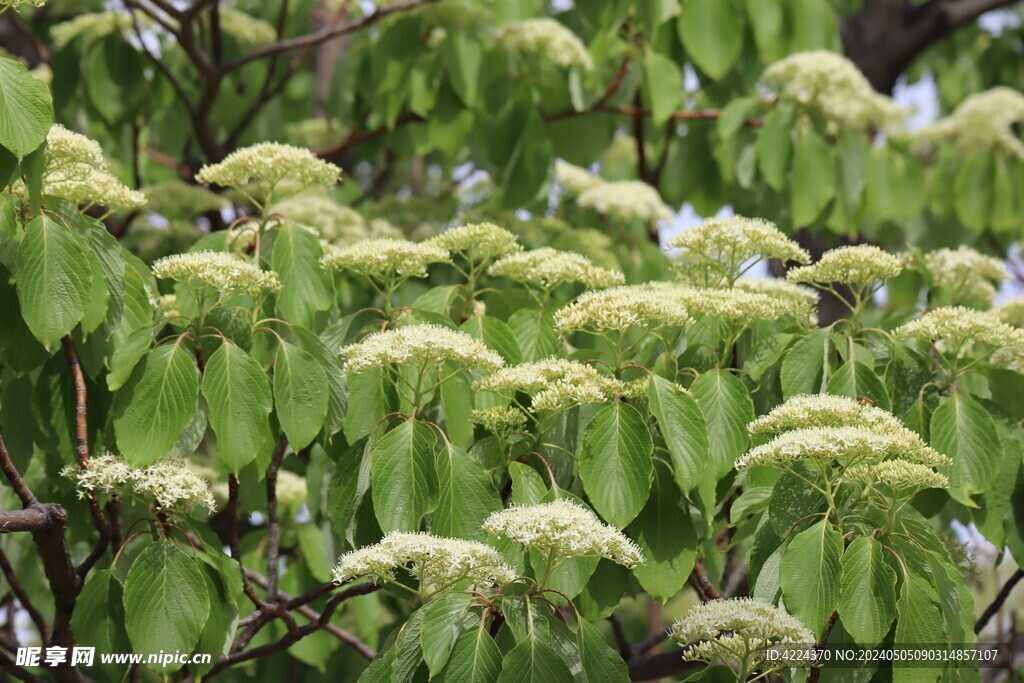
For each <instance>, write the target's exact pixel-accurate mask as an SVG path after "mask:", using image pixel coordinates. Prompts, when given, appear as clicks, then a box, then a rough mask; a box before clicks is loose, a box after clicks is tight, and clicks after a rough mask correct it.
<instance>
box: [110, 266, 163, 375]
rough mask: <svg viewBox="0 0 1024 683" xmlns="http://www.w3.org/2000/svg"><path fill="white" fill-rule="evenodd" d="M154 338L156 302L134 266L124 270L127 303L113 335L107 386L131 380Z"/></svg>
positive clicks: (111, 337)
mask: <svg viewBox="0 0 1024 683" xmlns="http://www.w3.org/2000/svg"><path fill="white" fill-rule="evenodd" d="M152 341H153V305H152V304H151V303H150V302H149V294H148V293H147V292H146V285H145V282H144V281H143V279H142V276H141V275H139V272H138V271H137V270H135V268H132V267H130V266H129V267H127V268H125V271H124V304H123V307H122V311H121V319H120V320H118V321H117V323H116V324H115V326H114V329H113V332H112V333H111V335H110V346H111V350H110V352H109V354H108V357H107V367H108V368H109V369H110V372H108V373H107V389H109V390H110V391H117V390H118V389H120V388H121V387H122V386H123V385H124V383H125V382H126V381H127V380H128V376H129V375H130V374H131V371H132V369H133V368H134V367H135V364H136V363H138V362H139V359H140V358H142V355H143V354H144V353H146V349H148V348H149V345H150V342H152Z"/></svg>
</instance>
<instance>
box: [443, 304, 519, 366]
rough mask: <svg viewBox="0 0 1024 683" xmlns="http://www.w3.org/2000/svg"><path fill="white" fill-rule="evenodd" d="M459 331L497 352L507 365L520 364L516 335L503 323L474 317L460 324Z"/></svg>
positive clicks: (495, 319) (486, 317)
mask: <svg viewBox="0 0 1024 683" xmlns="http://www.w3.org/2000/svg"><path fill="white" fill-rule="evenodd" d="M459 330H460V331H462V332H465V333H466V334H468V335H470V336H472V337H475V338H476V339H479V340H480V341H482V342H483V343H484V344H486V345H487V346H488V347H489V348H492V349H494V350H495V351H497V352H498V353H499V354H500V355H501V357H502V358H504V359H505V362H506V363H507V364H509V365H519V363H521V362H522V353H521V352H520V351H519V342H518V341H517V340H516V335H515V334H514V333H513V332H512V329H511V328H510V327H509V326H508V325H507V324H505V322H504V321H502V320H499V319H497V318H494V317H491V316H488V315H474V316H471V317H470V318H469V319H468V320H466V322H464V323H462V325H460V326H459Z"/></svg>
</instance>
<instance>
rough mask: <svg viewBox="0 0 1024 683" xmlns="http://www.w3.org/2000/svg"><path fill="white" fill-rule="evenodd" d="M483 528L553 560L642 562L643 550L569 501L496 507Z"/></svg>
mask: <svg viewBox="0 0 1024 683" xmlns="http://www.w3.org/2000/svg"><path fill="white" fill-rule="evenodd" d="M483 528H484V530H485V531H487V532H489V533H492V534H494V535H495V536H504V537H505V538H509V539H511V540H513V541H515V542H517V543H521V544H523V545H525V546H526V547H528V548H533V549H534V550H537V551H538V552H540V553H542V554H545V555H549V556H552V557H554V558H556V562H557V561H558V560H565V559H570V558H573V557H603V558H605V559H608V560H611V561H612V562H615V563H618V564H621V565H623V566H626V567H635V566H637V565H638V564H643V562H644V556H643V553H641V552H640V549H639V548H638V547H637V545H636V544H635V543H633V541H631V540H630V539H628V538H627V537H626V536H625V535H624V534H623V533H622V532H621V531H619V530H618V529H616V528H615V527H613V526H610V525H608V524H604V523H602V522H601V520H600V519H598V517H597V515H595V514H594V513H593V512H591V511H590V510H588V509H586V508H585V507H583V506H581V505H578V504H577V503H574V502H572V501H569V500H556V501H554V502H551V503H541V504H539V505H526V506H522V507H511V508H509V509H507V510H499V511H497V512H493V513H491V515H490V517H488V518H487V519H486V520H485V521H484V524H483Z"/></svg>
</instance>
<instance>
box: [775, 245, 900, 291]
mask: <svg viewBox="0 0 1024 683" xmlns="http://www.w3.org/2000/svg"><path fill="white" fill-rule="evenodd" d="M902 271H903V264H902V263H901V262H900V259H898V258H896V257H895V256H893V255H892V254H888V253H886V252H885V251H883V250H882V249H879V248H878V247H876V246H874V245H871V244H858V245H856V246H849V247H838V248H836V249H830V250H829V251H826V252H825V253H824V254H823V255H822V257H821V260H819V261H818V262H817V263H815V264H813V265H810V266H801V267H800V268H793V269H792V270H790V271H789V272H788V273H786V279H787V280H788V281H790V282H806V283H810V284H815V283H823V284H828V283H830V282H841V283H843V284H846V285H850V286H854V287H869V286H871V285H873V284H874V283H876V282H878V281H880V280H888V279H889V278H892V277H896V276H897V275H899V274H900V273H901V272H902Z"/></svg>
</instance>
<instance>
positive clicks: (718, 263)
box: [665, 216, 811, 287]
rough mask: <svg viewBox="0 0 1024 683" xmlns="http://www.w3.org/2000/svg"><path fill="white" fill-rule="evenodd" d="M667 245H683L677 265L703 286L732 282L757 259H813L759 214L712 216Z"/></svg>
mask: <svg viewBox="0 0 1024 683" xmlns="http://www.w3.org/2000/svg"><path fill="white" fill-rule="evenodd" d="M665 248H666V249H681V250H682V253H681V254H680V255H679V256H678V259H677V262H676V267H677V269H678V270H679V272H680V277H681V279H682V280H684V281H685V282H689V283H692V284H695V285H699V286H704V287H720V286H723V285H726V286H728V285H731V284H732V283H733V282H735V280H736V278H738V277H739V276H740V275H741V274H742V273H743V272H744V271H746V270H748V269H749V268H750V267H751V266H753V265H754V264H755V263H757V262H758V261H761V260H763V259H767V258H777V259H781V260H783V261H796V262H797V263H804V264H806V263H810V261H811V255H810V254H808V253H807V251H806V250H804V249H802V248H801V247H800V245H798V244H797V243H796V242H794V241H793V240H791V239H789V238H788V237H786V236H785V235H784V234H783V233H782V232H781V231H780V230H779V229H778V228H777V227H775V224H774V223H772V222H770V221H766V220H763V219H760V218H744V217H743V216H732V217H729V218H710V219H708V220H706V221H704V222H703V223H701V224H700V225H698V226H695V227H692V228H688V229H686V230H684V231H683V232H681V233H679V234H678V235H675V236H674V237H672V238H670V239H669V240H668V241H667V242H666V243H665Z"/></svg>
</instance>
